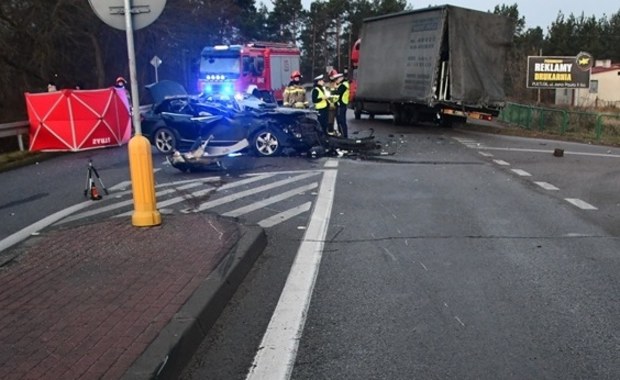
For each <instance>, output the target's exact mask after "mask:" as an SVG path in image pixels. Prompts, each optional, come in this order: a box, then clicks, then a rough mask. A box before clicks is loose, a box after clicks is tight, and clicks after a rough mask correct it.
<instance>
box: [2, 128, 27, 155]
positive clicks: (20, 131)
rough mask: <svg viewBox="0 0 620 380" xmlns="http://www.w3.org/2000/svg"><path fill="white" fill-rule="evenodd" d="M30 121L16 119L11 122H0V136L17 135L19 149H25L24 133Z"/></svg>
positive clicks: (25, 133)
mask: <svg viewBox="0 0 620 380" xmlns="http://www.w3.org/2000/svg"><path fill="white" fill-rule="evenodd" d="M29 128H30V123H29V122H28V121H16V122H13V123H4V124H0V138H1V137H11V136H17V143H18V144H19V150H21V151H23V150H25V147H24V135H27V134H28V130H29Z"/></svg>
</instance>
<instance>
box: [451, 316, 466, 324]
mask: <svg viewBox="0 0 620 380" xmlns="http://www.w3.org/2000/svg"><path fill="white" fill-rule="evenodd" d="M454 319H456V320H457V321H458V322H459V323H460V324H461V325H462V326H463V327H465V324H464V323H463V321H461V318H459V317H458V316H456V315H455V316H454Z"/></svg>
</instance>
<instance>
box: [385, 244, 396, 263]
mask: <svg viewBox="0 0 620 380" xmlns="http://www.w3.org/2000/svg"><path fill="white" fill-rule="evenodd" d="M383 250H384V251H385V253H387V254H388V256H390V257H391V258H392V261H398V260H397V259H396V256H394V254H393V253H392V252H390V250H389V249H387V248H385V247H384V248H383Z"/></svg>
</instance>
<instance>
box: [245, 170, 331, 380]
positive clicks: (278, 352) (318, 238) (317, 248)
mask: <svg viewBox="0 0 620 380" xmlns="http://www.w3.org/2000/svg"><path fill="white" fill-rule="evenodd" d="M336 174H337V171H335V170H333V171H331V170H330V171H326V172H325V173H324V174H323V180H322V182H321V187H320V189H319V195H318V198H317V201H316V206H315V209H314V212H313V213H312V215H311V217H310V223H309V225H308V229H307V230H306V233H305V234H304V237H303V240H302V242H301V244H300V246H299V250H298V251H297V255H296V257H295V262H294V263H293V266H292V267H291V272H290V273H289V275H288V278H287V280H286V284H285V285H284V289H283V291H282V294H281V295H280V299H279V301H278V305H277V306H276V309H275V311H274V313H273V316H272V317H271V320H270V321H269V326H267V331H266V332H265V335H264V336H263V340H262V341H261V343H260V348H259V351H258V352H257V354H256V356H255V357H254V362H253V364H252V366H251V369H250V372H249V373H248V375H247V376H246V379H251V380H254V379H256V380H263V379H272V380H286V379H289V378H290V376H291V373H292V371H293V365H294V364H295V358H296V356H297V349H298V347H299V341H300V339H301V336H302V332H303V327H304V324H305V323H306V316H307V313H308V306H309V305H310V299H311V297H312V291H313V290H314V284H315V282H316V278H317V275H318V272H319V265H320V263H321V256H322V255H323V246H324V244H325V243H324V242H325V236H326V234H327V228H328V227H329V219H330V215H331V211H332V204H333V201H334V192H335V187H336Z"/></svg>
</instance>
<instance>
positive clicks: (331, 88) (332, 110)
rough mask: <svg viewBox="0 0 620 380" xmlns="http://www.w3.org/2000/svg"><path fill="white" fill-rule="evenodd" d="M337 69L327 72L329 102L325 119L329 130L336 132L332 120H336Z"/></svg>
mask: <svg viewBox="0 0 620 380" xmlns="http://www.w3.org/2000/svg"><path fill="white" fill-rule="evenodd" d="M338 75H339V74H338V71H337V70H336V69H332V70H331V71H330V72H329V85H328V86H327V92H328V94H327V101H328V102H329V116H328V119H327V124H328V125H329V132H330V133H336V131H335V128H334V122H335V121H336V101H337V100H338V95H337V94H336V89H337V88H338V85H337V83H336V78H338Z"/></svg>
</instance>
